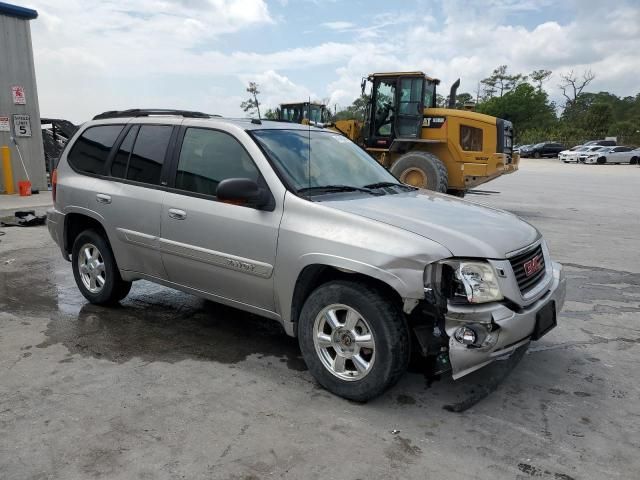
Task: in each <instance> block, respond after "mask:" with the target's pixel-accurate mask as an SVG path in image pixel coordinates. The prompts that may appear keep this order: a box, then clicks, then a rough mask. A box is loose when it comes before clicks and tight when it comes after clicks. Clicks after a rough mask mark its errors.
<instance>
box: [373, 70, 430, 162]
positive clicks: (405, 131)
mask: <svg viewBox="0 0 640 480" xmlns="http://www.w3.org/2000/svg"><path fill="white" fill-rule="evenodd" d="M368 83H371V93H370V100H369V105H368V108H367V112H366V119H365V128H364V132H365V143H366V145H367V147H369V148H381V149H387V148H389V147H390V145H391V144H392V143H393V141H394V140H395V139H402V140H411V139H418V138H420V137H421V134H422V120H423V111H424V109H425V108H430V107H435V99H436V85H437V84H438V83H439V80H437V79H433V78H429V77H427V76H426V75H425V74H424V73H422V72H408V73H396V74H375V73H374V74H372V75H369V77H368V78H367V79H365V80H363V83H362V87H363V93H364V90H365V89H366V86H367V84H368Z"/></svg>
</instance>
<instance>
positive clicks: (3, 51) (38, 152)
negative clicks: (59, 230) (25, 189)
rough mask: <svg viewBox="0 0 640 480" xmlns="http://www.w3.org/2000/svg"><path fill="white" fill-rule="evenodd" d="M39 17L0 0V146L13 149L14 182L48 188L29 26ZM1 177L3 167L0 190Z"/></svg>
mask: <svg viewBox="0 0 640 480" xmlns="http://www.w3.org/2000/svg"><path fill="white" fill-rule="evenodd" d="M37 16H38V12H36V11H35V10H31V9H29V8H23V7H19V6H16V5H10V4H7V3H4V2H0V147H1V146H3V145H7V146H9V147H10V149H11V158H12V161H11V164H12V167H13V178H14V181H15V183H17V182H18V181H20V180H29V181H31V184H32V189H36V190H45V189H46V188H47V178H46V169H45V160H44V151H43V146H42V130H41V127H40V109H39V107H38V91H37V88H36V74H35V69H34V63H33V48H32V46H31V28H30V26H29V22H30V21H31V20H33V19H35V18H36V17H37ZM12 139H13V140H12ZM14 140H15V141H14ZM20 156H22V160H23V162H24V165H25V167H26V172H25V168H23V166H22V162H21V161H20ZM1 177H2V171H1V169H0V180H1V181H2V183H0V190H2V185H4V179H3V178H1ZM16 191H17V188H16ZM1 201H2V200H1V197H0V202H1Z"/></svg>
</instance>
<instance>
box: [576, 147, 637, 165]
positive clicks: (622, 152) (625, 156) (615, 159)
mask: <svg viewBox="0 0 640 480" xmlns="http://www.w3.org/2000/svg"><path fill="white" fill-rule="evenodd" d="M581 157H582V155H581ZM639 161H640V149H635V150H634V149H633V148H632V147H603V148H602V149H601V150H598V151H594V152H590V153H588V154H587V155H585V156H584V159H583V158H580V162H582V163H590V164H595V163H597V164H606V163H615V164H621V163H629V164H631V165H637V164H638V163H639Z"/></svg>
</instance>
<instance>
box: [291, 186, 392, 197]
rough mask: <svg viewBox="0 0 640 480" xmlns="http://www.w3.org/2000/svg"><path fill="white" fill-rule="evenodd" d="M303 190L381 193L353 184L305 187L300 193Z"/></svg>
mask: <svg viewBox="0 0 640 480" xmlns="http://www.w3.org/2000/svg"><path fill="white" fill-rule="evenodd" d="M303 192H364V193H369V194H371V195H380V193H379V192H374V191H373V190H371V189H369V188H364V187H354V186H353V185H317V186H314V187H304V188H299V189H298V193H303ZM382 195H384V194H382Z"/></svg>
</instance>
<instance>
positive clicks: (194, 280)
mask: <svg viewBox="0 0 640 480" xmlns="http://www.w3.org/2000/svg"><path fill="white" fill-rule="evenodd" d="M53 179H54V183H55V185H54V208H53V209H52V210H50V211H49V212H48V227H49V231H50V232H51V235H52V237H53V239H54V240H55V241H56V242H57V244H58V245H59V246H60V249H61V250H62V254H63V256H64V257H65V258H66V259H68V260H71V262H72V268H73V274H74V277H75V280H76V283H77V285H78V288H79V289H80V291H81V292H82V294H83V295H84V296H85V297H86V298H87V300H89V301H90V302H91V303H95V304H110V303H114V302H118V301H119V300H122V299H123V298H124V297H125V296H126V295H127V294H128V292H129V290H130V288H131V283H132V282H133V281H135V280H138V279H145V280H150V281H152V282H157V283H159V284H162V285H165V286H167V287H171V288H176V289H179V290H182V291H185V292H188V293H191V294H194V295H198V296H201V297H205V298H208V299H210V300H213V301H216V302H220V303H224V304H227V305H231V306H233V307H237V308H239V309H242V310H246V311H249V312H252V313H255V314H258V315H262V316H264V317H268V318H271V319H274V320H276V321H278V322H280V323H281V324H282V325H283V327H284V330H285V331H286V333H287V334H289V335H292V336H297V337H298V340H299V344H300V349H301V351H302V354H303V356H304V359H305V361H306V363H307V365H308V367H309V370H310V372H311V373H312V374H313V376H314V377H315V378H316V379H317V380H318V382H320V384H322V385H323V386H324V387H326V388H327V389H328V390H330V391H331V392H333V393H335V394H337V395H340V396H342V397H345V398H349V399H353V400H358V401H364V400H367V399H370V398H373V397H375V396H376V395H379V394H380V393H382V392H383V391H384V390H385V389H387V388H388V387H390V386H391V385H393V384H394V383H395V382H396V381H397V380H398V378H399V377H400V376H401V375H402V374H403V372H404V371H405V370H406V368H407V364H408V362H409V359H410V356H414V357H418V358H419V357H424V361H425V365H433V366H434V367H433V370H434V371H435V373H444V372H450V373H451V374H452V375H453V378H455V379H457V378H459V377H462V376H463V375H466V374H468V373H470V372H472V371H474V370H476V369H478V368H481V367H483V366H484V365H487V364H488V363H490V362H492V361H493V360H495V359H497V358H500V357H505V356H508V355H509V354H511V353H512V352H513V351H514V350H515V349H517V348H518V347H521V346H524V345H526V344H527V343H528V342H529V341H531V340H537V339H539V338H540V337H541V336H542V335H544V334H545V333H547V332H548V331H549V330H550V329H551V328H553V327H554V326H555V325H556V318H557V315H558V312H559V311H560V309H561V308H562V305H563V303H564V298H565V279H564V275H563V271H562V266H561V265H560V264H558V263H555V262H553V261H552V260H551V257H550V255H549V251H548V249H547V245H546V243H545V241H544V240H543V239H542V237H541V235H540V233H539V232H538V231H537V230H536V229H535V228H534V227H532V226H531V225H529V224H528V223H525V222H524V221H522V220H520V219H519V218H518V217H516V216H514V215H512V214H509V213H506V212H503V211H500V210H495V209H491V208H486V207H482V206H479V205H475V204H473V203H470V202H467V201H464V200H460V199H458V198H454V197H452V196H448V195H443V194H437V193H433V192H430V191H425V190H418V189H416V188H414V187H411V186H408V185H404V184H401V183H399V182H398V180H397V179H396V178H394V177H393V176H392V175H391V174H390V173H389V172H387V170H386V169H385V168H384V167H382V166H381V165H380V164H378V163H377V162H376V161H375V160H374V159H373V158H371V157H370V156H369V155H368V154H367V153H366V152H365V151H363V150H362V149H360V148H359V147H358V146H357V145H355V144H354V143H352V142H351V141H349V140H348V139H346V138H345V137H343V136H341V135H339V134H337V133H335V132H332V131H329V130H326V129H317V128H310V127H307V126H302V125H294V124H290V123H280V122H269V121H262V122H260V121H258V120H230V119H226V118H216V117H212V116H209V115H205V114H201V113H197V112H183V111H173V110H171V111H164V110H160V111H156V110H128V111H124V112H106V113H104V114H101V115H98V116H97V117H95V118H94V120H93V121H90V122H88V123H86V124H84V125H83V126H82V127H81V128H80V129H79V131H78V132H77V133H76V135H75V136H74V137H73V138H72V139H71V141H70V142H69V144H68V146H67V147H66V149H65V151H64V152H63V154H62V156H61V158H60V161H59V164H58V166H57V170H56V171H55V173H54V175H53Z"/></svg>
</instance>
